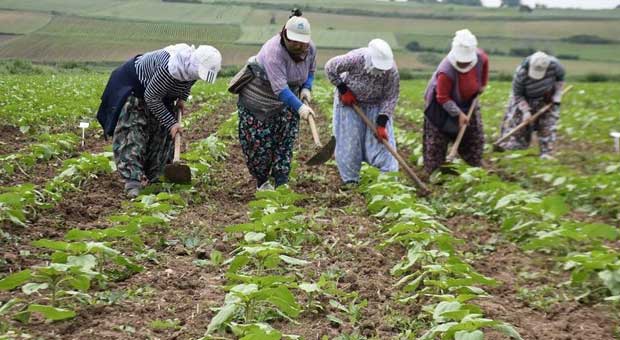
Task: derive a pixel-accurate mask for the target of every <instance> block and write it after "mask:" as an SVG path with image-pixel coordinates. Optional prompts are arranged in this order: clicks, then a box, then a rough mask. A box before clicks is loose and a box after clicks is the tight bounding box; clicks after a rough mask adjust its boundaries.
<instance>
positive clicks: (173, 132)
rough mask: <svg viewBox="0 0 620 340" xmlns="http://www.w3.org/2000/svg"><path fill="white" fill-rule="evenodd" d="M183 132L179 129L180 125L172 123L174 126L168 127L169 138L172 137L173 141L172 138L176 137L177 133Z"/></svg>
mask: <svg viewBox="0 0 620 340" xmlns="http://www.w3.org/2000/svg"><path fill="white" fill-rule="evenodd" d="M182 132H183V128H182V127H181V124H179V123H174V125H172V126H171V127H170V137H172V138H173V139H174V137H176V136H177V133H182Z"/></svg>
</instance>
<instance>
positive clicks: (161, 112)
mask: <svg viewBox="0 0 620 340" xmlns="http://www.w3.org/2000/svg"><path fill="white" fill-rule="evenodd" d="M169 59H170V54H169V53H168V52H166V51H165V50H163V49H161V50H156V51H153V52H149V53H145V54H144V55H142V56H140V57H138V58H137V59H136V63H135V66H136V73H137V74H138V79H140V83H142V85H143V86H144V88H145V91H144V101H145V102H146V107H147V109H148V110H149V111H150V112H151V113H152V114H153V115H155V117H156V118H157V120H158V121H159V123H160V124H161V125H162V126H164V127H165V128H166V129H170V128H171V127H172V126H173V125H174V124H175V123H176V122H177V119H176V118H175V116H174V114H173V113H172V112H170V110H169V109H168V108H167V107H166V105H165V104H164V103H165V102H172V101H174V100H177V99H180V100H187V97H189V93H190V91H191V88H192V86H193V85H194V83H195V82H196V81H180V80H177V79H175V78H173V77H172V75H171V74H170V71H169V70H168V60H169Z"/></svg>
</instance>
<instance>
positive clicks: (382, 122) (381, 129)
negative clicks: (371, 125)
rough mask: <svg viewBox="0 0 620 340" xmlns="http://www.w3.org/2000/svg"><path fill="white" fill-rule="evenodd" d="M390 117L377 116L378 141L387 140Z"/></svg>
mask: <svg viewBox="0 0 620 340" xmlns="http://www.w3.org/2000/svg"><path fill="white" fill-rule="evenodd" d="M389 119H390V117H388V115H386V114H384V113H381V114H379V115H378V116H377V139H379V140H388V133H387V128H386V127H385V126H386V125H387V122H388V120H389Z"/></svg>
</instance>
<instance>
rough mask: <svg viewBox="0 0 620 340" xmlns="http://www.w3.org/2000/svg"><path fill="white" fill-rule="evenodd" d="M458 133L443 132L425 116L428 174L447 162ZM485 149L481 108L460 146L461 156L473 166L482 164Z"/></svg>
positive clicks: (477, 110)
mask: <svg viewBox="0 0 620 340" xmlns="http://www.w3.org/2000/svg"><path fill="white" fill-rule="evenodd" d="M455 139H456V135H454V136H451V135H448V134H445V133H443V132H441V131H440V130H439V129H437V128H436V127H435V125H433V124H432V123H431V122H430V121H429V120H428V119H426V117H425V118H424V136H423V146H422V151H423V154H424V172H425V173H426V174H428V175H430V174H432V173H433V172H434V171H435V170H437V169H438V168H439V167H441V166H442V165H443V164H444V163H445V162H446V156H447V155H446V153H447V152H448V144H449V143H450V142H454V140H455ZM483 150H484V130H483V126H482V119H481V118H480V108H478V109H476V112H475V113H474V114H473V116H472V117H471V120H470V123H469V125H468V126H467V129H466V130H465V134H464V135H463V139H462V140H461V144H460V145H459V148H458V153H459V156H461V158H462V159H463V160H464V161H465V162H467V164H469V165H471V166H480V165H482V151H483Z"/></svg>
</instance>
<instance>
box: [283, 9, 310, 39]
mask: <svg viewBox="0 0 620 340" xmlns="http://www.w3.org/2000/svg"><path fill="white" fill-rule="evenodd" d="M284 28H286V37H287V38H288V39H289V40H293V41H298V42H302V43H306V44H307V43H309V42H310V23H309V22H308V19H306V18H304V17H297V16H293V17H291V18H290V19H288V21H287V22H286V26H284Z"/></svg>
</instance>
